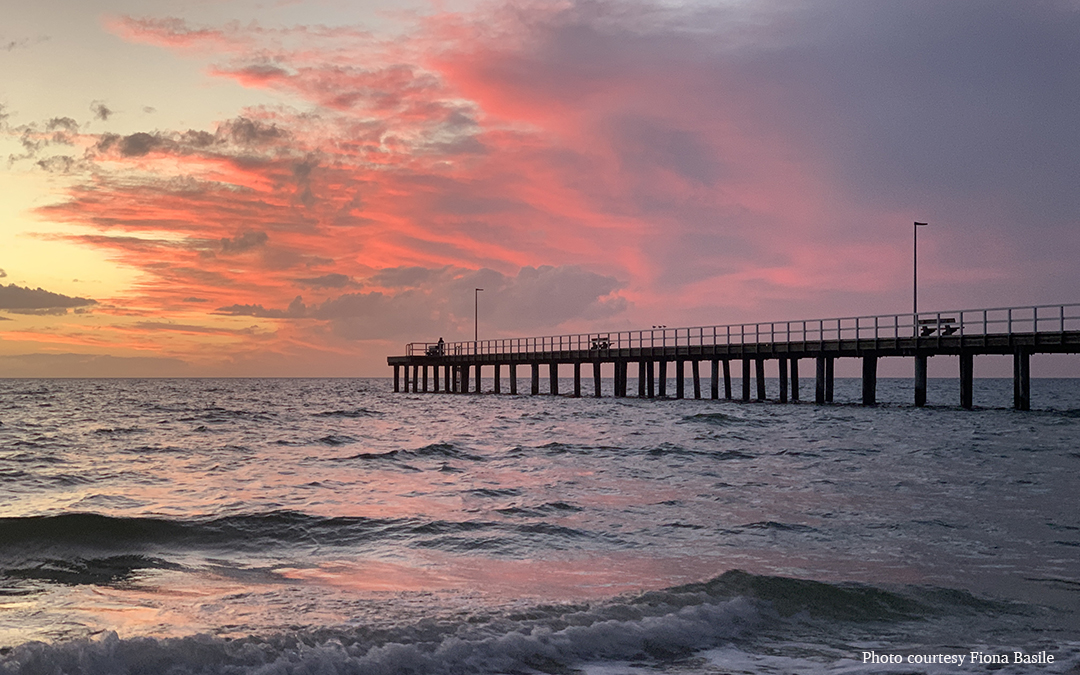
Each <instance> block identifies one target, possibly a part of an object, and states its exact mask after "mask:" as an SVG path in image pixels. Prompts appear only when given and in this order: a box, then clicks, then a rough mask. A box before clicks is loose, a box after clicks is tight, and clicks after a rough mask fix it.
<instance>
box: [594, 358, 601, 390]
mask: <svg viewBox="0 0 1080 675" xmlns="http://www.w3.org/2000/svg"><path fill="white" fill-rule="evenodd" d="M592 382H593V396H595V397H596V398H600V361H599V360H596V361H594V362H593V366H592Z"/></svg>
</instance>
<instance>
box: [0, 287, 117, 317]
mask: <svg viewBox="0 0 1080 675" xmlns="http://www.w3.org/2000/svg"><path fill="white" fill-rule="evenodd" d="M96 304H97V301H96V300H90V299H88V298H73V297H70V296H67V295H61V294H60V293H52V292H50V291H46V290H43V289H41V288H24V287H22V286H16V285H15V284H9V285H7V286H4V285H3V284H0V309H3V310H7V311H9V312H23V311H26V312H37V311H38V310H55V309H64V308H68V307H86V306H88V305H96Z"/></svg>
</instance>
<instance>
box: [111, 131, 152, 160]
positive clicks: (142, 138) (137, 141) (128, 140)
mask: <svg viewBox="0 0 1080 675" xmlns="http://www.w3.org/2000/svg"><path fill="white" fill-rule="evenodd" d="M159 145H161V137H160V136H158V135H156V134H147V133H144V132H139V133H134V134H131V135H130V136H124V137H123V138H121V139H120V142H119V144H118V147H119V149H120V154H121V155H123V156H124V157H142V156H143V155H145V154H147V153H149V152H150V151H151V150H153V149H154V148H156V147H157V146H159Z"/></svg>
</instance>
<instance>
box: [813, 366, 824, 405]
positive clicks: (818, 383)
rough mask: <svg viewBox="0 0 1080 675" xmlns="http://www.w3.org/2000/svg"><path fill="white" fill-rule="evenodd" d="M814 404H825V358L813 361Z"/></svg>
mask: <svg viewBox="0 0 1080 675" xmlns="http://www.w3.org/2000/svg"><path fill="white" fill-rule="evenodd" d="M814 365H815V370H814V403H817V404H818V405H822V404H824V403H825V357H824V356H819V357H817V358H816V359H814Z"/></svg>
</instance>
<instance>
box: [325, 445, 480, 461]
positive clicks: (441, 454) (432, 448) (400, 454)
mask: <svg viewBox="0 0 1080 675" xmlns="http://www.w3.org/2000/svg"><path fill="white" fill-rule="evenodd" d="M403 459H460V460H464V461H469V462H482V461H484V458H483V457H481V456H480V455H476V454H473V453H471V452H467V451H465V450H464V449H462V448H459V447H458V446H456V445H454V444H453V443H432V444H430V445H425V446H423V447H420V448H416V449H415V450H386V451H384V452H358V453H356V454H355V455H349V456H348V457H333V458H330V461H335V462H340V461H350V460H403Z"/></svg>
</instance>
